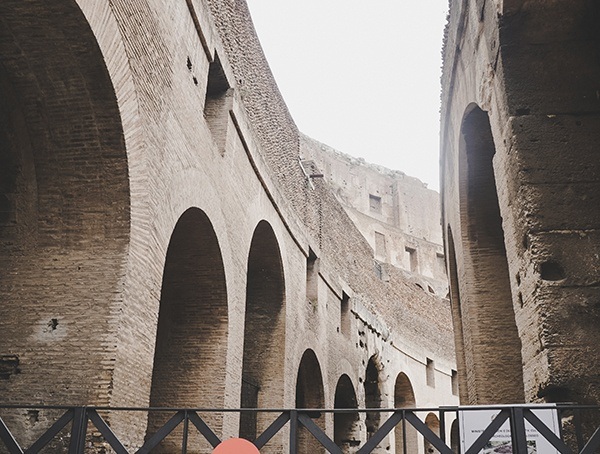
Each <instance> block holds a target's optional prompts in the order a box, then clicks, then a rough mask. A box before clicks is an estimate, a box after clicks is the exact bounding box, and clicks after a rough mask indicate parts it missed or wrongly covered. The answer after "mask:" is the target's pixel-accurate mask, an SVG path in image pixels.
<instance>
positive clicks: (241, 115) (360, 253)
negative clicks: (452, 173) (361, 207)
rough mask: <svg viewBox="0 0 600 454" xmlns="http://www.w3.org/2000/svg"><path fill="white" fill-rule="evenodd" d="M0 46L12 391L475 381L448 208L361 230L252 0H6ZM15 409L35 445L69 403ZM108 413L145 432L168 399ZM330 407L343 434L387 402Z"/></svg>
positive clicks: (240, 426)
mask: <svg viewBox="0 0 600 454" xmlns="http://www.w3.org/2000/svg"><path fill="white" fill-rule="evenodd" d="M0 59H1V60H0V92H1V94H0V96H1V99H2V103H0V189H1V192H0V247H1V252H0V267H1V270H0V295H1V296H0V297H1V298H2V303H1V304H0V340H1V341H0V347H1V348H0V396H1V402H2V403H5V404H6V403H13V404H36V405H37V404H62V405H103V406H113V407H114V406H136V407H146V406H170V407H212V408H223V407H227V408H239V407H262V408H265V407H275V408H277V407H294V406H298V407H304V408H306V407H311V408H314V407H356V406H359V407H365V406H366V407H399V406H404V407H407V406H408V407H411V406H415V405H417V406H439V405H453V404H456V403H457V402H458V397H457V395H456V394H457V386H456V381H457V380H456V372H455V370H456V365H455V352H454V345H453V335H452V332H451V329H450V326H451V322H450V317H451V313H450V305H449V302H448V300H446V299H444V298H442V297H443V296H445V294H444V292H443V291H440V289H441V287H440V282H439V281H440V280H441V268H438V269H434V263H435V261H436V259H435V258H433V257H434V256H436V255H437V254H440V253H441V250H439V248H438V247H437V246H436V245H435V243H436V240H435V238H434V237H429V236H428V235H429V234H432V235H434V236H435V234H433V233H432V232H433V230H434V227H433V225H434V224H435V223H436V222H437V215H436V216H435V218H436V219H435V220H434V221H431V222H432V223H433V224H426V225H425V224H423V225H421V224H420V222H421V221H417V220H413V221H411V222H410V225H411V226H412V227H413V228H415V229H417V230H419V229H421V228H423V229H424V232H426V233H421V232H420V231H419V233H417V231H416V230H415V232H410V231H409V232H407V233H408V234H409V235H408V236H401V237H399V238H401V239H400V240H398V239H397V238H396V239H393V237H392V236H391V234H390V235H388V232H387V231H382V232H380V233H381V234H384V235H385V236H386V243H385V244H386V246H385V251H386V252H385V254H384V253H383V252H382V249H381V248H379V249H378V246H377V244H378V243H377V241H378V240H377V239H375V244H374V246H375V248H373V247H372V245H370V244H369V242H372V241H373V239H372V238H370V239H369V241H367V240H365V239H364V237H363V236H362V235H361V233H360V231H359V230H358V229H357V228H356V226H355V225H354V223H353V222H352V220H351V218H350V217H349V216H348V214H347V212H346V211H345V210H344V207H343V206H342V205H341V204H340V203H339V201H338V199H337V198H336V194H334V191H332V186H330V185H329V183H328V182H327V181H325V180H324V179H322V178H316V177H315V175H314V174H313V173H311V170H310V168H308V169H307V164H306V163H304V162H303V160H302V159H301V153H300V150H301V148H302V147H303V145H301V144H304V143H305V138H303V137H302V136H301V135H300V134H299V132H298V130H297V128H296V126H295V124H294V122H293V120H292V119H291V118H290V115H289V112H288V111H287V108H286V106H285V104H284V102H283V100H282V97H281V96H280V94H279V92H278V90H277V86H276V84H275V82H274V80H273V77H272V75H271V73H270V71H269V69H268V65H267V63H266V61H265V59H264V55H263V53H262V51H261V49H260V46H259V43H258V40H257V38H256V35H255V32H254V29H253V26H252V23H251V20H250V17H249V13H248V9H247V6H246V4H245V2H244V1H243V0H211V1H203V0H187V1H186V0H170V1H155V2H148V1H146V0H112V1H110V2H106V1H95V0H77V1H75V0H52V1H47V0H29V1H26V2H23V1H21V0H3V1H2V2H0ZM581 121H582V122H585V121H587V120H586V119H582V120H581ZM582 127H583V126H582ZM392 180H393V178H392ZM390 181H391V180H390ZM386 184H388V183H386ZM394 184H395V183H394ZM398 187H399V186H398ZM364 190H365V191H367V190H369V191H370V190H371V189H368V188H365V189H364ZM373 195H375V196H379V197H381V198H382V199H384V198H385V197H387V195H385V194H384V193H381V195H378V194H377V193H374V194H373ZM427 197H429V195H428V196H427ZM363 199H364V203H367V202H368V200H369V196H368V195H367V193H366V192H364V193H363ZM397 200H398V203H400V202H401V199H400V198H398V199H397ZM382 201H383V200H382ZM406 203H408V202H406ZM382 216H383V214H382ZM384 220H385V219H380V221H384ZM400 222H403V221H402V220H400ZM427 222H430V221H427ZM357 223H358V224H359V225H360V222H358V221H357ZM384 224H393V223H390V222H388V221H385V223H383V222H382V223H381V224H380V225H381V226H382V228H387V227H386V226H385V225H384ZM589 237H590V238H592V237H594V234H593V233H590V234H589ZM388 239H389V242H388ZM409 239H410V241H414V242H413V243H410V241H409ZM581 241H591V240H581ZM437 242H438V243H439V241H437ZM534 242H535V238H534V237H533V236H531V244H534ZM411 244H412V245H413V246H411ZM586 244H588V243H586ZM403 247H404V251H403V250H402V248H403ZM411 247H412V248H413V249H415V250H417V249H418V250H419V252H421V251H426V250H427V251H428V252H427V254H428V258H427V259H419V264H420V266H421V268H420V275H421V278H419V279H421V280H420V281H419V280H414V279H413V280H411V278H410V276H409V277H407V273H406V270H402V269H400V268H398V267H396V266H393V265H396V264H398V265H400V267H401V268H405V269H406V268H407V266H408V267H410V266H411V265H410V260H409V262H408V263H407V262H406V255H405V254H407V253H408V252H407V251H408V250H407V249H406V248H411ZM373 249H375V254H374V252H373ZM384 255H385V257H383V256H384ZM388 255H389V257H388ZM419 257H421V256H419ZM384 258H385V260H384ZM388 258H389V260H388ZM555 260H558V258H556V259H555ZM428 261H431V264H430V265H426V263H428ZM400 262H402V263H400ZM594 263H595V262H594ZM435 266H438V265H435ZM561 266H562V267H563V268H564V269H565V270H566V272H567V275H569V272H570V271H571V268H570V266H571V265H569V263H568V262H566V261H565V262H561ZM574 266H575V265H574ZM522 274H523V284H526V285H528V287H527V288H530V287H529V285H530V284H529V282H530V277H529V274H525V273H524V272H523V273H522ZM415 279H416V278H415ZM416 283H420V286H421V288H419V287H418V286H417V285H415V284H416ZM523 284H522V285H523ZM426 285H430V286H431V288H432V289H433V292H431V291H430V290H429V289H428V288H427V287H426ZM565 288H566V287H565ZM553 289H555V291H558V292H562V291H567V290H565V289H563V287H562V286H561V284H560V282H559V285H558V286H556V287H551V290H553ZM590 291H593V290H590ZM523 298H524V301H527V302H528V301H529V300H528V298H529V293H523ZM527 304H528V303H527ZM2 415H3V417H5V418H6V421H7V423H9V425H10V426H11V428H13V430H14V431H15V433H16V435H17V436H18V438H19V440H21V441H22V442H23V444H25V445H27V444H28V441H30V440H33V439H35V437H36V436H38V435H39V434H40V433H41V432H42V431H43V430H44V428H46V427H47V425H48V424H49V422H50V421H51V420H52V418H53V417H54V416H55V415H54V414H53V413H52V412H50V411H41V412H35V413H33V412H29V411H19V412H10V411H5V412H3V413H2ZM142 415H145V413H143V414H142ZM107 418H108V419H109V422H110V424H111V426H112V427H113V429H114V431H115V432H116V433H118V434H119V436H120V438H121V439H122V440H123V441H124V442H125V443H126V444H127V446H128V447H136V446H140V444H141V443H142V442H143V440H144V437H145V435H146V433H147V432H149V431H151V430H152V429H153V428H155V427H157V426H158V425H159V424H160V423H161V422H162V420H161V419H160V417H158V416H156V414H153V415H151V417H149V418H147V417H146V416H143V417H142V416H140V413H128V412H121V413H114V414H113V413H111V414H109V415H108V416H107ZM429 420H431V418H429ZM209 422H210V423H211V424H212V426H213V427H214V428H215V429H216V430H217V431H218V433H219V434H220V435H222V436H223V437H230V436H234V435H237V434H238V433H241V434H242V435H247V436H252V435H253V434H254V433H256V431H258V430H261V429H262V428H264V426H265V424H266V422H265V421H264V420H263V419H262V418H261V417H259V418H257V419H254V420H252V419H248V418H242V419H241V420H240V418H239V415H238V414H236V413H227V414H221V415H217V416H215V417H214V418H213V419H212V420H211V421H209ZM317 422H318V424H320V425H321V426H322V427H324V428H326V430H327V431H328V433H329V434H330V436H331V437H332V438H334V439H335V440H336V441H337V442H339V443H340V444H344V443H349V444H352V442H353V441H354V440H365V439H366V438H367V437H368V435H369V433H371V432H372V431H373V430H375V429H376V428H377V426H378V425H379V423H380V421H379V419H378V418H377V415H376V414H368V415H367V416H366V417H365V416H364V415H363V416H361V417H360V418H359V419H352V420H341V419H339V418H334V417H333V415H332V414H325V415H324V416H322V417H321V418H319V419H318V420H317ZM431 427H432V428H435V423H434V422H433V423H432V425H431ZM403 437H405V438H406V440H407V442H408V443H409V446H411V448H410V449H411V450H412V452H422V451H423V449H424V448H423V443H422V441H419V440H417V438H416V435H414V434H408V433H407V434H402V432H401V428H400V427H399V428H398V429H397V431H396V433H394V434H392V435H391V436H390V437H388V438H387V439H386V440H384V442H382V445H381V450H386V448H390V450H391V451H392V452H393V450H394V447H395V445H398V444H399V445H401V444H402V438H403ZM302 442H303V443H304V446H303V451H304V452H311V453H312V452H318V450H317V449H316V448H313V447H311V446H310V445H309V443H310V441H309V440H308V439H306V440H304V439H303V441H302ZM273 443H275V444H276V445H277V444H280V445H282V446H283V447H285V444H286V443H287V439H286V437H284V436H282V437H280V438H278V439H277V440H275V441H274V442H273ZM417 445H418V447H417ZM280 447H281V446H280ZM166 448H167V450H168V449H169V447H168V446H166ZM275 449H277V446H275ZM203 450H204V451H206V447H205V446H204V447H203V446H202V444H201V442H200V441H198V440H195V439H194V440H190V452H198V451H200V452H203Z"/></svg>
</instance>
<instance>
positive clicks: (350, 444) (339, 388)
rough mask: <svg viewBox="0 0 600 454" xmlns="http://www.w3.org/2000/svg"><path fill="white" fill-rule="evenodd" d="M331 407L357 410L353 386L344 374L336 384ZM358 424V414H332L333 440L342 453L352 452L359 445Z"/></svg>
mask: <svg viewBox="0 0 600 454" xmlns="http://www.w3.org/2000/svg"><path fill="white" fill-rule="evenodd" d="M333 405H334V408H358V403H357V400H356V392H355V391H354V384H353V383H352V380H351V379H350V377H348V375H346V374H344V375H342V376H341V377H340V379H339V380H338V382H337V385H336V387H335V398H334V404H333ZM360 424H361V422H360V415H359V414H358V413H335V414H334V416H333V439H334V441H335V444H336V445H338V446H339V447H340V448H341V449H342V451H343V452H352V450H353V449H354V450H355V449H356V446H358V445H359V444H360Z"/></svg>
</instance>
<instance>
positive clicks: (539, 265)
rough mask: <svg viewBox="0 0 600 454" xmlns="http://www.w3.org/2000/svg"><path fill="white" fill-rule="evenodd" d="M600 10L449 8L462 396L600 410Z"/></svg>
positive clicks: (455, 4)
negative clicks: (569, 404)
mask: <svg viewBox="0 0 600 454" xmlns="http://www.w3.org/2000/svg"><path fill="white" fill-rule="evenodd" d="M599 19H600V5H599V4H598V2H593V1H587V0H568V1H567V0H558V1H552V2H548V1H535V0H503V1H501V0H493V1H492V0H466V1H458V0H452V1H451V2H450V15H449V23H448V26H447V30H446V37H445V46H444V52H443V55H444V64H443V76H442V87H443V88H442V90H443V93H442V115H441V119H442V124H441V154H442V156H441V166H442V175H443V181H442V187H443V190H442V219H443V228H444V234H445V246H446V257H447V258H448V270H449V278H450V287H451V292H450V293H451V302H452V312H453V318H454V328H455V330H454V331H455V337H456V350H457V361H458V367H459V381H460V384H461V387H460V395H461V402H463V403H469V404H475V403H479V404H486V403H500V402H505V403H514V402H524V401H525V402H577V403H581V404H596V405H597V404H599V403H600V368H599V359H600V349H599V348H598V345H600V330H599V329H598V327H599V326H600V303H599V301H600V293H599V287H598V275H599V269H600V254H599V247H600V237H599V234H598V229H599V227H600V211H599V209H598V207H599V205H598V194H600V191H599V189H600V172H599V166H600V160H599V159H598V153H599V150H600V148H599V147H598V143H599V140H600V95H599V93H600V58H599V55H600V28H599V27H598V20H599Z"/></svg>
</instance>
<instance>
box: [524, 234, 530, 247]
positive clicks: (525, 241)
mask: <svg viewBox="0 0 600 454" xmlns="http://www.w3.org/2000/svg"><path fill="white" fill-rule="evenodd" d="M523 249H525V250H527V249H529V235H527V234H524V235H523Z"/></svg>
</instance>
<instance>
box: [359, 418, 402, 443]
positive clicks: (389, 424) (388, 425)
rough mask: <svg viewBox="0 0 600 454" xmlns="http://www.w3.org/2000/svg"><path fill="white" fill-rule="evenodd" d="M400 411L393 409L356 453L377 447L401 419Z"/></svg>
mask: <svg viewBox="0 0 600 454" xmlns="http://www.w3.org/2000/svg"><path fill="white" fill-rule="evenodd" d="M403 417H404V416H403V414H402V411H401V410H399V411H395V412H394V413H392V415H391V416H390V417H389V418H388V419H387V420H386V421H385V422H384V423H383V424H382V425H381V427H380V428H379V430H377V432H375V433H374V434H373V435H372V436H371V438H369V441H367V442H366V443H365V444H364V446H363V447H362V448H360V449H359V450H358V451H357V452H356V454H368V453H370V452H372V451H373V449H375V448H376V447H377V445H378V444H379V443H381V442H382V441H383V439H384V438H385V437H386V436H387V434H388V433H390V431H391V430H392V429H393V428H394V427H396V426H397V425H398V423H399V422H400V421H402V419H403Z"/></svg>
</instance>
